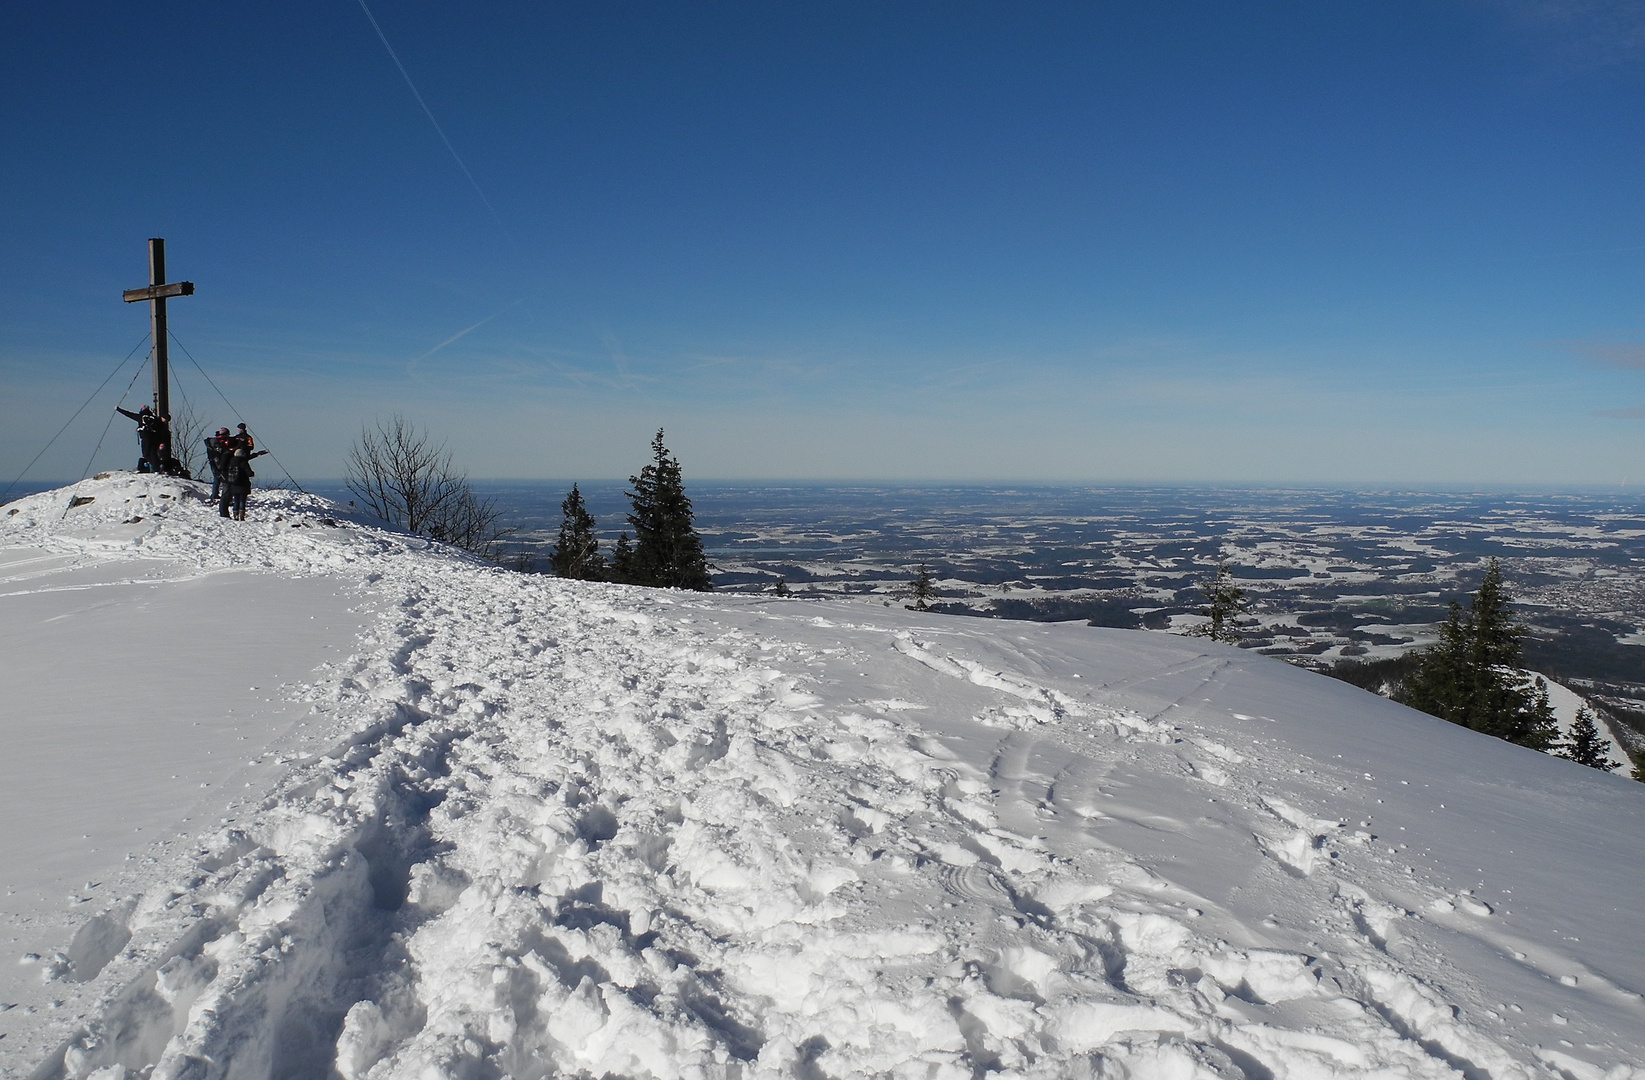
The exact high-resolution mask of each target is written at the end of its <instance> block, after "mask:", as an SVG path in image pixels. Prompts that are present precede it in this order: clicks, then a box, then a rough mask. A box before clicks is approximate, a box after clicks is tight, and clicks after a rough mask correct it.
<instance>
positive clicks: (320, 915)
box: [0, 474, 1645, 1080]
mask: <svg viewBox="0 0 1645 1080" xmlns="http://www.w3.org/2000/svg"><path fill="white" fill-rule="evenodd" d="M200 496H201V490H200V488H199V487H197V486H196V485H194V484H191V483H189V482H184V481H175V480H167V479H160V478H149V477H138V476H134V475H131V474H112V475H110V476H108V477H106V478H103V479H99V480H96V481H89V482H85V483H82V484H80V485H78V486H76V487H75V488H73V489H64V490H61V491H55V492H47V493H44V494H41V495H37V496H32V497H30V498H27V499H24V500H21V501H19V502H18V503H14V504H12V505H11V506H9V507H7V508H5V509H4V510H0V547H3V548H4V551H3V552H0V583H3V586H4V587H3V589H0V634H3V635H4V641H5V642H7V643H8V644H9V645H11V646H13V647H14V649H15V650H18V652H16V653H15V654H14V655H20V656H26V658H27V663H26V664H11V663H8V666H7V669H6V672H5V675H4V680H5V681H4V682H3V683H0V695H3V696H0V701H4V702H5V703H6V708H5V711H4V720H3V724H4V735H5V738H6V739H7V742H8V745H19V746H25V748H26V749H28V750H29V753H28V754H27V755H24V758H23V763H22V764H19V763H18V761H17V760H15V759H14V760H11V761H8V763H7V764H5V765H4V766H0V768H3V769H4V770H6V773H5V776H4V780H5V784H6V787H5V794H0V800H3V802H0V808H3V809H4V811H5V814H6V820H7V822H8V826H9V828H8V832H9V833H11V834H14V835H16V836H20V837H26V838H27V840H26V842H24V841H21V840H19V841H17V844H16V845H14V846H13V847H6V848H0V852H5V853H6V859H7V863H8V864H7V865H5V866H4V871H5V874H6V876H7V882H8V886H9V890H8V891H9V895H8V897H7V903H8V905H10V907H9V908H8V909H7V910H6V911H5V912H4V916H5V919H6V920H7V922H6V924H5V925H6V926H7V927H9V928H10V932H11V937H12V941H13V945H14V947H15V948H17V949H18V951H19V953H20V955H19V956H18V957H16V958H14V960H20V961H22V962H20V963H14V962H10V961H8V962H7V963H6V964H5V965H3V966H0V1006H4V1007H7V1008H6V1011H4V1012H0V1058H3V1059H4V1062H5V1066H4V1070H3V1075H5V1076H13V1077H25V1076H27V1077H42V1078H46V1077H89V1076H95V1077H102V1078H111V1077H121V1076H126V1077H129V1076H150V1077H156V1078H160V1077H164V1078H167V1080H171V1078H183V1077H188V1078H191V1080H192V1078H207V1077H213V1078H215V1077H223V1078H235V1080H239V1078H262V1077H325V1076H340V1077H343V1078H345V1080H357V1078H373V1080H374V1078H383V1077H453V1078H457V1077H464V1078H467V1077H505V1076H506V1077H516V1078H537V1077H557V1076H568V1077H583V1076H587V1077H601V1076H612V1077H682V1078H683V1077H691V1078H698V1077H701V1078H710V1077H726V1078H754V1077H797V1078H806V1080H809V1078H820V1077H847V1076H896V1077H922V1078H926V1077H930V1078H950V1077H952V1078H956V1080H958V1078H970V1077H980V1076H1000V1077H1046V1078H1050V1077H1078V1076H1097V1077H1138V1078H1155V1077H1158V1078H1173V1080H1175V1078H1182V1080H1190V1078H1210V1077H1235V1078H1237V1077H1245V1078H1247V1080H1270V1078H1273V1080H1289V1078H1322V1077H1367V1078H1368V1077H1377V1078H1394V1077H1434V1078H1437V1077H1463V1078H1467V1080H1484V1078H1491V1080H1511V1078H1531V1077H1566V1078H1569V1080H1597V1078H1605V1080H1628V1078H1638V1077H1645V1069H1641V1068H1640V1067H1639V1066H1638V1065H1637V1064H1636V1063H1638V1062H1641V1061H1645V1000H1642V998H1641V994H1640V991H1641V985H1640V983H1641V980H1642V973H1645V933H1641V932H1640V929H1639V925H1638V921H1637V918H1638V917H1637V910H1636V907H1635V905H1636V904H1637V902H1638V898H1639V896H1640V895H1641V893H1642V889H1641V886H1642V885H1645V880H1642V879H1645V871H1642V868H1645V828H1642V827H1641V826H1642V825H1645V814H1642V808H1645V786H1642V785H1639V784H1636V783H1633V782H1631V781H1628V780H1626V779H1622V778H1619V777H1616V776H1608V775H1604V774H1601V773H1599V772H1596V771H1594V770H1590V769H1584V768H1581V767H1579V766H1576V765H1573V764H1571V763H1568V762H1564V761H1560V760H1556V759H1553V758H1549V757H1547V756H1545V755H1542V754H1537V753H1534V752H1531V751H1527V750H1523V749H1520V748H1517V747H1513V746H1510V745H1507V744H1505V743H1501V742H1497V741H1495V740H1491V739H1488V738H1484V737H1481V736H1477V735H1475V734H1473V733H1471V732H1467V731H1464V730H1462V729H1459V728H1456V727H1453V726H1451V725H1448V724H1444V723H1441V722H1439V721H1435V720H1433V719H1431V718H1428V717H1425V716H1422V715H1420V714H1417V713H1414V712H1411V711H1409V710H1407V709H1404V708H1402V707H1400V706H1397V705H1394V704H1391V703H1389V702H1387V701H1384V700H1381V699H1379V698H1376V697H1374V696H1373V695H1370V694H1366V693H1363V692H1361V691H1359V690H1356V689H1354V688H1352V687H1349V686H1347V685H1344V684H1341V683H1336V682H1332V681H1330V680H1327V679H1323V678H1320V677H1317V676H1314V675H1311V674H1309V673H1307V672H1304V671H1299V670H1297V669H1294V668H1290V667H1287V666H1285V665H1284V664H1282V663H1280V662H1277V661H1271V660H1267V659H1264V658H1262V657H1257V656H1252V655H1250V654H1248V653H1242V652H1240V651H1238V650H1235V649H1230V648H1224V647H1221V646H1216V645H1209V644H1206V643H1204V642H1201V641H1195V640H1187V639H1182V638H1177V637H1171V636H1166V635H1156V634H1148V633H1142V632H1129V631H1116V630H1100V629H1093V628H1089V627H1085V626H1078V625H1043V624H1026V623H1004V622H987V621H982V620H976V619H958V618H945V617H941V616H931V615H920V614H915V613H912V612H907V611H903V610H894V609H888V608H884V607H880V606H869V605H862V604H852V603H847V602H830V603H814V602H805V601H795V600H776V599H766V598H751V597H729V596H727V597H721V596H712V595H698V594H681V593H672V592H662V591H648V590H638V589H629V588H623V587H617V586H601V585H588V584H582V583H572V582H560V581H555V580H550V579H545V578H538V577H522V576H519V575H515V574H510V573H505V572H501V571H499V570H496V569H495V568H489V567H485V566H482V565H478V564H476V563H474V562H472V561H471V560H468V559H466V558H464V557H462V556H460V555H458V554H456V553H453V552H451V551H450V550H448V549H442V548H440V547H439V546H437V545H430V544H428V543H426V542H424V541H422V540H419V539H417V538H413V537H406V536H401V535H396V534H392V533H388V532H384V531H381V530H378V529H375V528H373V527H371V526H370V525H369V524H366V523H364V522H362V521H358V520H353V519H350V518H348V517H346V516H345V515H344V513H343V512H342V511H341V510H340V509H339V508H338V507H336V506H334V505H332V504H328V503H325V502H323V501H321V500H318V499H313V498H310V497H307V496H302V495H292V494H283V493H259V494H258V495H257V496H255V497H254V504H253V512H252V520H251V521H249V522H246V523H235V522H229V521H224V520H222V519H219V518H217V517H216V515H215V513H214V511H213V510H212V509H211V508H210V507H208V506H206V505H205V504H204V502H203V500H202V499H201V497H200ZM75 499H82V500H84V499H89V500H91V501H89V502H82V503H80V504H79V505H71V503H72V501H73V500H75ZM225 604H228V605H229V606H230V607H231V608H232V609H233V610H235V611H236V612H238V613H240V615H241V617H239V618H229V619H225V618H224V617H223V609H224V605H225ZM134 612H135V613H137V614H138V615H140V616H141V618H136V617H135V616H134ZM265 616H266V619H265ZM310 616H312V617H311V618H310ZM134 619H135V621H133V620H134ZM304 623H307V626H304V625H303V624H304ZM64 625H68V626H70V627H71V628H72V629H71V630H70V631H68V632H58V631H57V630H54V629H53V628H54V627H61V626H64ZM202 625H203V626H206V627H214V628H215V630H214V631H213V632H210V633H198V632H197V633H196V636H195V639H192V640H191V642H190V644H189V646H188V648H187V649H186V650H181V651H179V650H174V649H172V648H169V647H165V646H166V644H167V643H165V642H161V643H160V644H155V643H154V642H152V641H150V640H148V639H146V638H145V639H144V640H143V641H139V642H137V643H135V644H134V643H133V642H132V641H131V638H132V637H133V636H134V635H136V636H137V637H139V638H141V637H142V636H143V630H142V629H141V628H153V627H156V626H159V627H171V628H173V632H175V633H177V634H185V633H186V632H187V628H190V627H195V628H198V627H200V626H202ZM122 628H123V629H122ZM53 635H55V636H53ZM41 642H47V643H49V648H48V647H47V646H46V645H42V644H41ZM114 642H123V643H124V644H125V646H126V651H125V652H121V651H120V650H119V649H116V648H114V647H113V645H112V643H114ZM259 643H261V644H262V646H263V647H262V648H260V649H259V648H257V647H256V646H257V645H258V644H259ZM145 648H146V649H147V651H144V649H145ZM225 671H226V672H228V673H229V674H226V675H225V674H224V672H225ZM202 680H203V681H202ZM214 680H215V681H214ZM134 685H137V686H143V687H148V688H150V689H147V690H145V691H144V692H143V693H141V694H129V695H126V696H125V697H124V699H123V700H124V702H125V704H126V707H127V709H126V711H127V713H128V714H129V715H128V716H127V717H126V718H125V719H127V720H130V719H131V718H132V717H135V718H136V720H137V721H138V722H140V724H141V728H142V732H144V733H146V732H150V731H152V732H154V733H156V734H155V738H156V739H158V740H159V741H160V743H161V744H162V745H161V746H160V747H159V748H158V749H157V748H155V747H154V746H153V745H151V744H150V741H149V740H147V739H145V738H144V737H143V736H142V734H139V735H138V736H135V737H134V736H132V735H130V734H129V733H127V732H125V731H124V730H123V729H121V728H120V726H119V724H117V723H116V721H115V720H113V719H110V718H109V717H108V716H107V715H106V714H105V712H104V711H102V710H99V709H96V708H94V707H93V706H92V705H89V704H82V703H83V702H85V701H88V700H96V699H97V698H98V695H99V694H102V695H104V696H105V697H107V696H108V694H109V690H108V688H109V687H110V686H117V687H130V686H134ZM240 687H252V688H253V690H250V691H248V690H243V689H238V688H240ZM259 687H260V688H261V689H256V688H259ZM18 702H27V703H29V704H28V707H27V708H26V709H20V708H18V707H17V703H18ZM54 709H55V710H56V713H55V714H54V715H55V716H56V718H57V719H56V721H55V722H54V723H52V724H50V725H44V726H43V725H42V724H41V722H40V720H39V717H40V716H41V715H43V714H44V713H46V712H50V711H51V710H54ZM187 717H193V718H192V719H180V718H187ZM185 724H186V729H185V728H184V727H183V726H182V725H185ZM181 730H186V732H188V733H189V734H188V735H187V737H179V736H178V735H177V733H178V732H179V731H181ZM167 740H170V741H167ZM136 747H146V748H147V749H146V750H145V751H144V752H146V753H148V754H149V755H150V757H148V758H145V757H143V756H142V754H140V753H138V751H137V750H136V749H135V748H136ZM226 748H232V749H233V754H234V755H235V756H233V757H232V760H230V756H231V755H230V750H229V749H226ZM155 755H160V756H161V757H164V764H163V769H165V770H170V771H169V772H167V773H166V777H167V778H168V779H162V778H160V777H159V776H158V775H157V774H155V773H154V766H155V765H156V763H157V761H158V760H159V759H158V758H155ZM166 755H169V756H166ZM88 776H89V777H92V778H94V779H93V780H90V781H88V780H86V779H84V778H85V777H88ZM171 776H178V777H182V779H181V780H179V781H176V782H175V783H174V782H173V781H172V780H170V779H169V777H171ZM196 776H198V777H200V778H201V779H200V780H199V781H198V782H197V783H198V784H205V785H207V786H205V787H201V786H197V784H196V783H195V782H194V781H193V778H194V777H196ZM168 784H170V785H173V786H170V787H168V786H167V785H168ZM178 784H188V785H190V786H189V787H188V788H187V790H186V791H184V790H183V789H182V788H181V787H178V786H177V785H178ZM128 792H129V798H128V797H127V793H128ZM128 815H129V816H128ZM132 820H138V821H140V822H143V823H147V824H148V826H149V827H150V828H151V829H152V830H164V831H165V832H166V835H165V837H164V838H163V839H160V840H157V841H156V842H154V843H152V844H150V845H149V846H148V847H145V848H141V849H134V850H132V851H131V853H130V856H129V857H122V853H118V852H116V851H114V850H112V848H111V847H110V846H108V845H110V844H112V843H113V842H114V841H113V837H114V835H115V833H116V832H119V830H120V827H122V826H129V822H130V821H132ZM202 822H210V823H211V824H210V826H209V827H206V826H203V825H202V824H201V823H202ZM83 823H86V824H83ZM140 827H143V826H142V825H141V824H140V825H138V826H130V828H140ZM93 828H103V829H104V830H105V832H106V834H107V838H108V839H106V840H101V841H100V840H99V839H98V837H99V836H103V835H104V834H102V833H99V834H95V835H94V834H93V833H92V832H90V831H88V830H90V829H93ZM71 833H72V835H70V834H71ZM123 835H125V836H132V835H136V836H137V837H138V839H139V840H144V839H145V838H144V837H142V835H141V834H134V833H132V832H130V831H129V830H128V831H126V832H125V833H123ZM84 838H89V839H84ZM8 843H11V841H8ZM93 847H95V848H96V850H95V851H93V850H91V848H93ZM81 874H84V875H85V876H86V880H85V884H84V886H81V885H79V884H78V881H76V882H75V883H74V884H73V886H72V893H71V895H69V896H68V897H67V899H66V900H65V899H64V892H65V888H67V887H66V886H65V885H64V884H63V883H64V882H66V881H68V880H69V877H72V878H74V879H78V878H79V876H80V875H81ZM65 875H69V877H65ZM45 939H49V940H45ZM36 940H40V941H43V944H41V945H39V946H34V947H32V948H31V946H30V944H29V943H30V942H32V941H36Z"/></svg>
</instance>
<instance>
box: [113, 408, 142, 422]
mask: <svg viewBox="0 0 1645 1080" xmlns="http://www.w3.org/2000/svg"><path fill="white" fill-rule="evenodd" d="M114 411H115V412H117V413H119V414H120V415H121V416H129V417H131V418H132V419H133V420H141V419H142V417H141V416H139V415H138V414H137V413H134V412H132V411H131V410H130V409H122V408H121V407H120V406H118V405H116V406H115V407H114Z"/></svg>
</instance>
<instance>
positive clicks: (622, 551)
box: [611, 533, 643, 585]
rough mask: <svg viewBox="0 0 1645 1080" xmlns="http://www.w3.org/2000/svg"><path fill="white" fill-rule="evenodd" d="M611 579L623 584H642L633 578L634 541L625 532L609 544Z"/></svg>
mask: <svg viewBox="0 0 1645 1080" xmlns="http://www.w3.org/2000/svg"><path fill="white" fill-rule="evenodd" d="M611 580H612V581H619V582H622V583H623V584H625V585H640V584H643V582H638V581H635V580H634V542H633V541H632V540H630V539H629V538H628V534H627V533H623V534H622V535H621V536H619V537H617V542H616V543H615V544H613V545H611Z"/></svg>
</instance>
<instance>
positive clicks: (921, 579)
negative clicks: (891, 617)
mask: <svg viewBox="0 0 1645 1080" xmlns="http://www.w3.org/2000/svg"><path fill="white" fill-rule="evenodd" d="M908 595H910V596H912V597H913V598H914V602H913V603H912V604H906V605H904V606H905V607H907V608H908V610H910V611H930V610H931V603H930V602H931V601H932V600H935V599H936V598H937V584H936V582H935V581H933V580H932V578H931V569H930V567H928V566H926V565H925V564H924V563H920V569H919V572H918V573H916V574H915V575H914V580H913V581H911V582H909V583H908Z"/></svg>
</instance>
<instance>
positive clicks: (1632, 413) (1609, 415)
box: [1594, 405, 1645, 420]
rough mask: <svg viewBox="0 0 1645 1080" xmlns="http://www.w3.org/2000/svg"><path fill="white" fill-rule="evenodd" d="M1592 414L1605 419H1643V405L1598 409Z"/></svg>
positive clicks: (1644, 414)
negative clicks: (1628, 407)
mask: <svg viewBox="0 0 1645 1080" xmlns="http://www.w3.org/2000/svg"><path fill="white" fill-rule="evenodd" d="M1594 415H1595V416H1603V417H1605V418H1606V419H1607V420H1645V405H1636V406H1634V407H1633V408H1631V409H1600V410H1599V411H1598V412H1596V413H1594Z"/></svg>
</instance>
